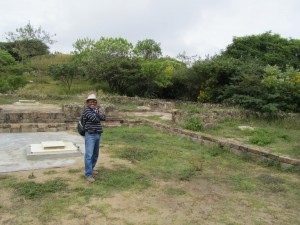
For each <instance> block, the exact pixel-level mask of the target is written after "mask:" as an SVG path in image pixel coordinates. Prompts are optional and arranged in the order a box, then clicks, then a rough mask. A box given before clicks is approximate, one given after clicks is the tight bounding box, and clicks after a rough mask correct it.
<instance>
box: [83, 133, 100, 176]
mask: <svg viewBox="0 0 300 225" xmlns="http://www.w3.org/2000/svg"><path fill="white" fill-rule="evenodd" d="M100 140H101V134H99V133H97V134H89V133H88V132H85V154H84V166H85V177H90V176H92V174H93V169H94V167H95V165H96V163H97V160H98V156H99V149H100Z"/></svg>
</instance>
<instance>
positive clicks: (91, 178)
mask: <svg viewBox="0 0 300 225" xmlns="http://www.w3.org/2000/svg"><path fill="white" fill-rule="evenodd" d="M86 180H87V181H88V182H90V183H93V182H95V181H96V180H95V179H94V177H92V176H90V177H87V178H86Z"/></svg>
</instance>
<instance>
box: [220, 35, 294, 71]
mask: <svg viewBox="0 0 300 225" xmlns="http://www.w3.org/2000/svg"><path fill="white" fill-rule="evenodd" d="M299 47H300V41H299V40H295V39H286V38H282V37H281V36H280V35H279V34H272V33H271V32H265V33H263V34H260V35H249V36H245V37H235V38H234V39H233V43H232V44H230V45H229V46H227V48H226V50H225V51H224V52H223V53H222V54H223V55H225V56H230V57H234V58H235V59H239V60H242V61H245V62H246V61H248V60H250V61H251V60H256V61H259V62H261V63H262V64H263V65H265V66H266V65H271V66H274V65H277V66H279V67H280V68H281V69H283V68H285V66H286V65H291V66H293V67H294V68H299V65H300V62H299V58H298V54H297V53H296V52H299ZM295 53H296V54H295Z"/></svg>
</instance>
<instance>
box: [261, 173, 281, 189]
mask: <svg viewBox="0 0 300 225" xmlns="http://www.w3.org/2000/svg"><path fill="white" fill-rule="evenodd" d="M257 179H258V180H259V181H260V182H261V184H263V185H264V186H265V187H266V188H268V189H270V190H271V191H272V192H274V193H277V192H286V189H285V187H284V184H285V180H284V179H283V178H278V177H274V176H271V175H269V174H260V175H259V176H258V177H257Z"/></svg>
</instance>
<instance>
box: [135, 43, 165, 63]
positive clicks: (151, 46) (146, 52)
mask: <svg viewBox="0 0 300 225" xmlns="http://www.w3.org/2000/svg"><path fill="white" fill-rule="evenodd" d="M133 52H134V53H135V54H136V55H137V56H139V57H142V58H144V59H145V60H149V59H158V58H159V57H160V56H161V55H162V52H161V48H160V43H156V42H155V41H154V40H153V39H145V40H143V41H138V42H137V44H136V46H135V47H134V49H133Z"/></svg>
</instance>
